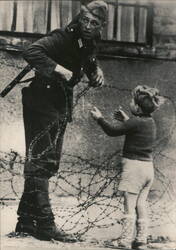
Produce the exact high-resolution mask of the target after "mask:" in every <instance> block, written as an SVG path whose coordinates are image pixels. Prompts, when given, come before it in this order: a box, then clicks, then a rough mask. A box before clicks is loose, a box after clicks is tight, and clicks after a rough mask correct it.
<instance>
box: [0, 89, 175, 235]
mask: <svg viewBox="0 0 176 250" xmlns="http://www.w3.org/2000/svg"><path fill="white" fill-rule="evenodd" d="M88 90H89V88H87V89H86V88H82V89H80V90H79V93H77V96H76V98H75V108H76V106H77V105H79V103H80V100H81V99H80V98H84V97H85V96H86V94H88V92H87V91H88ZM101 91H102V92H101V93H100V92H99V93H98V95H101V94H102V95H103V96H104V95H105V93H106V94H107V96H108V92H109V91H113V92H114V91H124V92H125V93H128V94H129V93H130V91H131V90H130V89H126V88H124V89H119V88H118V87H116V86H110V85H105V86H104V87H103V89H102V90H101ZM103 91H104V92H103ZM89 94H90V93H89ZM111 94H112V93H111ZM115 94H117V93H115ZM95 98H96V96H95ZM165 98H166V100H167V101H168V102H169V103H170V104H171V105H172V110H173V113H172V119H173V120H172V125H171V126H170V127H169V129H165V130H166V133H165V134H164V135H162V136H159V137H158V140H157V144H156V148H155V154H154V162H155V181H154V185H153V187H152V189H151V191H150V195H149V211H150V212H149V216H150V227H151V228H152V227H153V228H155V227H159V226H161V225H164V224H167V223H172V224H174V225H175V224H176V218H175V209H176V204H175V198H176V187H175V185H174V176H173V175H174V171H173V169H174V166H175V165H176V160H175V159H174V158H173V157H169V156H168V155H167V154H166V153H165V148H166V145H167V144H168V143H169V141H170V140H171V139H172V135H173V133H174V128H175V114H176V112H175V111H176V110H175V107H174V102H173V101H172V99H171V98H169V97H165ZM86 105H87V104H86ZM75 115H76V111H75ZM160 133H162V131H160ZM107 147H109V145H107ZM120 157H121V149H119V148H117V149H116V150H114V151H113V152H107V153H106V154H105V155H104V157H103V158H101V157H100V156H95V157H92V156H90V157H86V155H85V156H84V155H82V154H80V153H79V152H77V153H74V152H71V151H70V152H68V150H64V152H63V155H62V160H61V164H60V169H59V171H58V173H57V175H55V176H54V177H52V178H51V179H50V196H51V200H52V203H53V204H54V214H55V217H56V218H57V217H58V218H59V220H58V221H59V223H60V227H61V228H63V229H64V230H66V231H69V232H70V231H71V232H74V233H77V234H78V235H80V236H82V235H84V234H85V233H87V232H88V231H89V230H90V229H94V228H112V227H113V226H114V225H117V224H119V225H120V223H121V217H122V215H123V196H122V194H121V193H120V191H118V183H119V179H120V172H121V167H120ZM24 162H25V157H23V156H21V155H20V154H19V153H18V152H16V151H15V150H12V151H11V152H3V151H1V152H0V171H1V172H0V180H1V197H0V199H1V203H2V204H4V205H8V202H6V201H13V200H17V201H19V199H20V197H21V193H22V191H23V182H24V179H23V167H24ZM161 164H165V169H167V172H166V171H164V170H163V169H162V168H160V165H161ZM65 166H66V167H65ZM168 173H170V174H168ZM63 196H66V197H70V199H69V203H68V204H67V205H66V206H60V203H59V201H60V199H61V197H63Z"/></svg>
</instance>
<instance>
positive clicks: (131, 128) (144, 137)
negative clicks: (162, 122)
mask: <svg viewBox="0 0 176 250" xmlns="http://www.w3.org/2000/svg"><path fill="white" fill-rule="evenodd" d="M98 124H99V125H100V126H101V128H102V129H103V130H104V132H105V133H106V134H107V135H109V136H114V137H115V136H121V135H125V142H124V146H123V157H126V158H129V159H135V160H141V161H152V159H153V157H152V152H153V146H154V144H155V140H156V125H155V122H154V120H153V118H152V117H149V116H141V117H139V116H138V117H137V116H136V117H133V118H130V119H128V120H127V121H125V122H122V123H121V124H120V125H118V126H112V125H110V124H109V123H108V122H107V121H106V120H105V119H104V118H99V119H98Z"/></svg>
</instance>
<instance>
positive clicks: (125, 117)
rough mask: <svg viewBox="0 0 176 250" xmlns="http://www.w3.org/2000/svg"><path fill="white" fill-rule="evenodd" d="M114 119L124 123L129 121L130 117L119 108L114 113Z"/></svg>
mask: <svg viewBox="0 0 176 250" xmlns="http://www.w3.org/2000/svg"><path fill="white" fill-rule="evenodd" d="M114 119H116V120H118V121H121V122H124V121H127V120H128V119H129V116H128V115H127V114H126V113H125V112H124V111H123V110H122V107H121V106H119V109H118V110H115V111H114Z"/></svg>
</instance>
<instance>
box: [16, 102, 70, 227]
mask: <svg viewBox="0 0 176 250" xmlns="http://www.w3.org/2000/svg"><path fill="white" fill-rule="evenodd" d="M23 118H24V128H25V139H26V162H25V166H24V176H25V183H24V191H23V194H22V197H21V200H20V203H19V207H18V211H17V214H18V215H19V216H20V218H24V219H25V218H26V217H28V219H29V220H30V219H31V220H33V219H34V220H37V221H38V222H42V221H43V222H44V223H45V222H49V221H50V222H51V223H52V222H53V221H54V216H53V212H52V209H51V205H50V201H49V191H48V189H49V178H50V177H52V176H53V175H55V174H56V173H57V171H58V169H59V163H60V158H61V152H62V144H63V137H64V133H65V129H66V124H67V120H66V119H65V116H64V115H63V114H62V115H61V114H60V113H59V112H57V111H55V110H51V109H48V110H46V109H44V110H33V109H30V107H29V106H27V105H23Z"/></svg>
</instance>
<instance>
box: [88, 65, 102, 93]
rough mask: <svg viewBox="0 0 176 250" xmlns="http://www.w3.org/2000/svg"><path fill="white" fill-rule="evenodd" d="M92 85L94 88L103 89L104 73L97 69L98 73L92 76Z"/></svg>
mask: <svg viewBox="0 0 176 250" xmlns="http://www.w3.org/2000/svg"><path fill="white" fill-rule="evenodd" d="M90 85H91V86H92V87H94V88H96V87H102V86H103V85H104V75H103V71H102V70H101V69H100V68H99V67H97V69H96V71H95V72H93V73H92V74H91V77H90Z"/></svg>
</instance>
